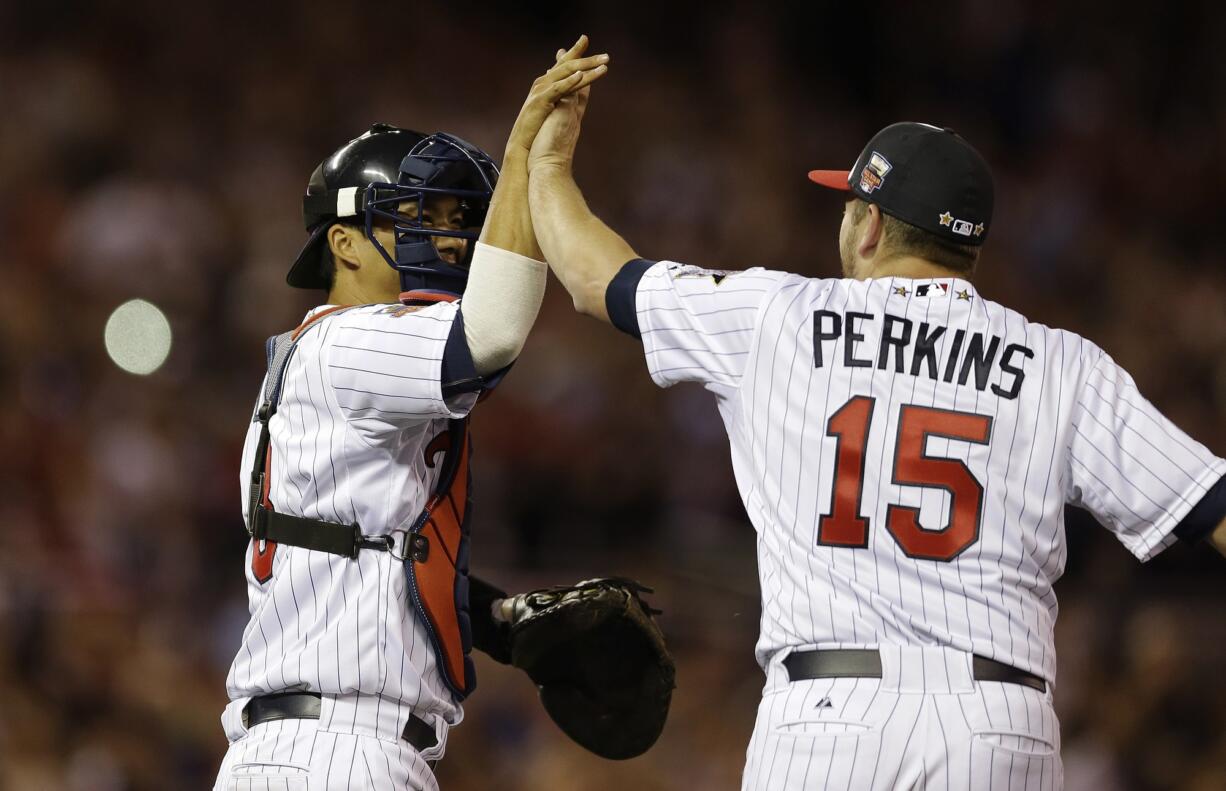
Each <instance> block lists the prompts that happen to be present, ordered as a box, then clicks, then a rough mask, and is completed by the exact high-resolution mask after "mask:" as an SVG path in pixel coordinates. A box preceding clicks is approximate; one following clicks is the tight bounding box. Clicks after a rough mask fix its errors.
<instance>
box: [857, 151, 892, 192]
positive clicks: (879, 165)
mask: <svg viewBox="0 0 1226 791" xmlns="http://www.w3.org/2000/svg"><path fill="white" fill-rule="evenodd" d="M893 169H894V166H893V165H891V164H890V161H889V160H888V159H886V158H885V157H883V156H881V155H880V154H878V153H877V152H876V151H874V152H873V153H871V154H869V157H868V163H867V164H866V165H865V166H864V170H862V171H860V189H862V190H864V191H865V192H867V193H869V194H872V193H873V192H876V191H877V190H879V189H881V184H882V183H883V182H884V181H885V177H886V176H887V175H888V174H889V172H890V171H891V170H893Z"/></svg>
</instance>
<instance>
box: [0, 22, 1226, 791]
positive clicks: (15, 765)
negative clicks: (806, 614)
mask: <svg viewBox="0 0 1226 791" xmlns="http://www.w3.org/2000/svg"><path fill="white" fill-rule="evenodd" d="M1108 18H1109V19H1110V23H1109V24H1108V23H1107V22H1106V21H1105V20H1107V19H1108ZM580 32H587V33H589V34H590V35H591V36H592V38H593V41H594V47H595V48H596V49H597V51H601V50H607V51H609V52H611V53H612V54H613V59H614V62H613V65H612V72H611V74H610V76H609V77H607V78H606V79H605V80H604V81H602V82H601V83H600V84H599V85H598V86H596V89H595V91H594V94H593V97H592V103H591V107H590V110H589V114H588V118H587V122H586V129H585V132H584V139H583V141H582V142H581V146H580V148H581V150H580V155H579V162H578V166H577V170H578V179H579V181H580V183H581V185H582V186H583V187H585V189H586V190H587V192H588V195H589V197H590V199H591V201H592V203H593V205H594V207H595V208H596V210H597V211H598V212H599V213H600V214H602V215H603V216H605V217H606V218H607V219H608V220H609V221H610V222H611V224H612V225H613V226H615V227H616V228H618V229H620V230H622V231H623V232H624V233H625V235H626V236H627V237H628V239H629V240H630V241H631V243H632V244H634V245H635V246H636V247H637V249H638V250H639V251H640V252H642V253H643V254H645V255H647V256H649V257H653V258H665V257H670V258H675V259H679V260H683V261H686V262H688V263H695V264H702V265H708V266H713V267H719V268H741V267H746V266H753V265H764V266H768V267H772V268H781V269H790V270H794V271H799V272H801V273H805V274H811V275H815V276H820V275H832V274H836V273H837V267H838V259H837V247H836V235H837V228H838V222H839V215H840V212H841V204H839V203H838V202H837V198H831V197H830V196H829V195H827V194H824V193H823V191H821V190H818V189H816V188H813V187H812V186H811V185H810V184H809V183H808V182H807V181H806V179H805V172H806V171H807V170H808V169H809V168H812V167H838V166H847V165H850V163H851V162H852V161H853V160H854V158H855V156H856V154H857V153H858V152H859V149H860V147H861V145H862V144H863V142H864V141H865V140H866V139H868V137H869V136H870V135H871V134H872V133H873V132H874V131H876V130H877V129H878V128H880V127H881V126H884V125H885V124H886V123H889V122H892V121H895V120H903V119H906V120H924V121H931V122H935V123H938V124H942V125H947V126H952V127H954V128H955V129H957V130H958V131H959V132H961V133H962V134H963V135H964V136H966V137H967V138H968V139H969V140H971V141H972V142H973V143H974V144H975V145H976V146H977V147H978V148H979V149H980V150H981V151H982V152H983V153H984V155H985V156H986V157H987V159H988V160H989V161H990V162H991V163H992V165H993V167H994V169H995V173H996V178H997V193H998V198H997V211H996V217H997V220H996V223H995V225H994V227H993V231H992V239H991V240H990V241H989V243H988V245H987V248H986V253H985V256H984V260H983V263H982V265H981V273H980V276H979V282H980V284H981V290H982V292H983V293H984V294H985V295H987V296H988V297H990V298H994V299H996V300H998V301H1002V302H1005V303H1007V304H1009V305H1010V306H1012V307H1014V308H1017V309H1019V310H1021V311H1022V312H1024V313H1026V314H1027V315H1029V316H1030V317H1031V318H1032V319H1034V320H1037V321H1040V322H1043V323H1046V324H1051V325H1056V326H1062V327H1066V328H1068V329H1071V330H1074V331H1077V332H1079V333H1082V334H1084V335H1087V336H1089V337H1090V338H1092V339H1094V340H1096V341H1097V342H1098V343H1100V344H1101V345H1102V346H1104V347H1105V348H1106V349H1107V351H1108V352H1110V353H1111V354H1112V355H1113V356H1114V357H1115V358H1116V359H1117V360H1118V361H1119V362H1121V363H1122V364H1123V365H1124V366H1125V367H1126V368H1128V369H1129V370H1130V371H1131V372H1132V373H1133V375H1134V376H1135V378H1136V379H1137V381H1138V384H1139V386H1140V388H1141V390H1142V392H1144V393H1145V394H1147V395H1148V397H1149V398H1150V399H1151V400H1152V401H1154V402H1155V403H1156V404H1157V405H1158V406H1159V407H1160V408H1161V409H1162V410H1163V411H1165V412H1166V414H1168V415H1169V416H1170V417H1171V418H1172V419H1173V420H1174V421H1175V422H1176V423H1177V424H1179V425H1180V426H1181V427H1183V428H1184V429H1185V430H1187V431H1189V432H1190V433H1191V434H1192V435H1193V436H1195V437H1197V438H1199V439H1200V440H1201V441H1202V442H1204V443H1206V444H1207V445H1208V446H1209V447H1210V448H1211V449H1212V450H1214V451H1215V452H1217V453H1219V454H1221V453H1224V452H1226V268H1224V267H1223V265H1222V251H1223V248H1224V247H1226V225H1224V224H1223V223H1222V222H1221V217H1222V205H1223V198H1226V195H1224V193H1223V189H1222V185H1223V183H1226V145H1223V143H1224V142H1226V101H1224V99H1226V59H1223V58H1222V57H1220V55H1219V54H1218V53H1219V51H1220V49H1221V47H1222V46H1223V45H1224V44H1226V6H1223V5H1222V4H1220V3H1215V2H1210V1H1209V0H1203V1H1202V2H1171V3H1163V4H1160V5H1158V4H1132V3H1111V2H1105V1H1104V2H1086V1H1085V0H1069V1H1067V2H1060V3H1055V2H1018V1H1017V0H1000V1H998V2H986V1H985V2H981V3H976V2H965V1H963V0H952V2H947V3H939V4H938V3H902V2H897V3H892V2H884V3H846V2H810V3H806V4H804V5H803V7H800V6H799V5H798V6H797V7H792V5H791V4H773V3H752V2H738V3H732V2H721V1H720V0H709V1H708V2H705V3H702V4H693V5H691V4H685V3H677V4H673V3H653V4H650V5H649V6H647V5H646V4H642V5H641V4H635V3H601V4H597V3H590V4H585V3H563V2H544V3H538V2H510V1H509V0H504V1H503V2H497V3H494V2H490V3H480V2H468V3H448V4H441V3H434V2H415V3H391V2H382V1H375V2H364V3H361V4H359V3H321V2H305V3H285V2H280V1H279V0H275V1H272V2H264V3H245V4H237V3H234V4H231V3H165V2H157V1H155V0H126V1H125V2H122V3H121V2H105V1H104V2H98V3H88V4H86V3H74V2H69V1H68V0H41V1H40V2H25V0H0V254H2V255H0V267H2V269H0V273H2V274H0V789H13V790H14V791H26V790H27V789H68V790H69V791H87V790H88V791H121V790H125V791H126V790H128V789H131V790H133V791H135V790H137V789H140V790H143V789H180V788H181V789H195V788H207V787H209V785H210V784H211V782H212V779H213V777H214V774H215V771H216V767H217V764H218V762H219V761H220V758H221V755H222V753H223V752H224V750H225V739H224V737H223V735H222V732H221V729H220V725H219V722H218V717H219V715H220V712H221V709H222V707H223V705H224V704H225V689H224V683H223V681H224V674H225V671H226V669H227V667H228V664H229V662H230V660H231V658H232V656H233V652H234V651H235V648H236V646H237V640H238V637H239V634H240V631H241V629H242V626H243V624H244V623H245V620H246V606H247V605H246V596H245V590H244V584H243V564H242V556H243V549H244V546H245V541H246V536H245V533H244V532H243V528H242V522H241V518H240V514H239V505H238V502H239V474H240V472H239V468H238V462H239V453H240V443H241V441H242V437H243V434H244V431H245V429H246V423H247V420H248V418H249V416H250V411H251V406H252V403H253V401H254V398H255V396H256V391H257V389H258V385H259V381H260V377H261V374H262V370H263V364H264V357H263V351H262V341H263V339H264V338H265V337H266V336H268V335H271V334H274V333H276V332H280V331H283V330H284V329H287V328H289V327H292V326H294V325H295V324H297V322H298V321H299V320H300V318H301V315H302V313H303V312H304V311H305V310H306V309H307V308H308V307H310V306H311V305H312V304H314V303H313V302H312V300H313V299H314V298H315V295H314V294H310V293H307V292H299V291H293V290H291V289H289V288H287V287H286V286H285V285H284V281H283V278H284V274H285V271H286V269H287V267H288V264H289V263H290V261H291V260H292V259H293V256H294V255H295V253H296V252H297V250H298V247H299V245H300V244H301V242H302V241H303V238H304V234H303V230H302V226H301V221H300V215H299V211H300V201H299V195H300V194H301V192H302V191H303V189H304V187H305V183H306V180H307V176H308V175H309V173H310V171H311V170H312V168H313V167H314V166H315V164H316V163H317V162H318V161H319V160H320V159H322V158H323V157H324V156H325V155H326V154H327V153H329V152H330V151H331V150H333V149H334V148H335V147H337V146H338V145H339V144H340V143H342V142H343V141H345V140H347V139H349V138H351V137H353V136H355V135H356V134H358V133H360V132H361V131H363V130H364V129H365V128H366V127H367V126H368V125H369V124H370V123H371V122H373V121H387V122H390V123H395V124H399V125H403V126H409V127H413V128H416V129H419V130H422V131H426V132H429V131H434V130H446V131H450V132H453V133H457V134H459V135H461V136H463V137H465V138H467V139H469V140H472V141H473V142H475V143H477V144H478V145H481V146H482V147H484V148H486V149H488V150H489V151H491V152H492V153H494V154H495V156H496V157H499V156H500V155H501V150H502V146H503V143H504V141H505V136H506V132H507V131H508V129H509V126H510V123H511V121H512V120H513V118H514V117H515V114H516V112H517V110H518V108H519V105H520V103H521V102H522V98H523V96H524V95H525V94H526V92H527V88H528V86H529V84H530V83H531V81H532V80H533V79H534V77H535V76H536V75H537V74H538V73H539V72H541V71H543V70H544V69H545V68H546V66H547V65H548V63H549V62H551V60H552V55H553V52H554V50H555V49H556V48H557V47H558V46H566V45H568V44H569V43H570V42H571V41H573V40H574V38H575V37H576V36H577V34H578V33H580ZM133 297H141V298H145V299H148V300H150V301H151V302H153V303H155V304H156V305H158V306H160V307H161V308H162V309H163V310H165V311H166V313H167V314H168V316H169V318H170V322H171V325H172V328H173V331H174V345H173V348H172V351H171V354H170V357H169V359H168V361H167V363H166V365H165V366H163V367H162V368H161V369H160V370H159V371H157V372H156V373H154V374H153V375H151V376H148V377H139V376H134V375H131V374H127V373H124V372H122V371H120V370H119V369H118V368H116V367H115V366H114V365H113V364H112V363H111V362H110V360H109V359H108V357H107V355H106V353H105V351H104V347H103V343H102V335H103V325H104V323H105V321H106V319H107V316H108V315H109V314H110V312H111V311H112V310H114V309H115V307H116V306H117V305H119V304H120V303H122V302H123V301H125V300H128V299H130V298H133ZM474 431H475V440H476V455H475V457H474V465H475V474H476V480H475V486H476V497H477V501H476V502H477V509H478V510H477V519H478V521H477V522H476V523H475V526H474V529H475V539H476V545H475V551H474V566H475V567H476V568H477V569H478V570H479V571H480V572H482V573H483V574H485V575H486V576H489V577H491V578H493V579H494V580H496V581H499V582H502V583H504V584H505V585H506V586H509V587H512V588H518V587H521V586H532V587H536V586H540V585H544V584H553V583H561V582H567V581H573V580H575V579H580V578H582V577H584V576H591V575H593V574H598V573H611V572H617V573H622V574H629V575H635V576H638V577H640V578H642V579H645V580H647V581H649V582H650V583H652V584H654V585H655V586H656V588H657V590H658V593H657V596H656V603H657V604H658V605H659V606H661V607H662V608H663V609H664V611H665V612H664V615H663V616H662V618H663V620H662V623H663V625H664V628H665V630H666V632H667V633H668V635H669V637H670V639H671V640H672V642H673V645H674V647H675V650H676V652H677V656H678V664H679V678H678V683H679V687H678V690H677V693H676V697H675V703H674V709H673V714H672V717H671V719H670V721H669V724H668V727H667V729H666V731H665V733H664V736H663V738H662V739H661V741H660V743H659V745H658V746H657V747H656V748H655V749H654V750H653V751H652V752H650V753H648V754H647V755H646V756H645V757H642V758H639V759H636V760H633V761H629V762H625V763H618V764H612V763H607V762H602V761H600V760H599V759H596V758H594V757H592V756H589V755H587V754H586V753H584V752H583V751H582V750H580V749H579V748H578V747H576V746H574V745H573V744H571V743H570V742H569V741H567V740H566V739H565V738H564V737H563V736H562V735H561V734H560V732H558V731H557V730H556V729H555V728H554V726H553V725H552V723H550V722H549V720H548V719H547V718H546V716H545V715H544V713H543V712H542V710H541V708H540V706H539V704H538V703H537V701H536V698H535V691H534V689H533V688H532V686H531V685H530V683H529V682H528V681H527V679H526V678H525V677H523V676H522V675H521V674H519V673H518V672H515V671H511V670H508V669H506V668H503V667H501V666H498V665H495V664H494V663H492V662H490V661H488V660H486V659H484V658H480V659H478V660H477V663H478V672H479V674H480V675H481V688H480V690H479V691H478V693H477V694H476V695H475V696H474V698H473V699H472V700H471V702H470V704H469V705H468V706H467V707H466V708H467V718H466V720H465V723H464V725H463V726H462V727H461V728H459V729H458V730H456V731H454V732H453V733H452V736H451V741H450V743H449V749H448V755H447V757H446V759H445V760H444V761H443V762H442V764H441V766H440V769H439V776H440V779H441V781H442V784H443V787H444V788H445V789H447V790H448V791H460V790H461V789H497V790H499V791H520V790H521V789H522V790H524V791H526V790H527V789H534V790H535V789H565V790H567V791H571V790H574V791H605V790H606V789H624V788H630V787H633V788H636V789H638V791H656V789H660V790H661V791H664V790H665V789H682V788H691V789H697V788H701V789H708V788H709V789H731V788H735V787H737V783H738V777H739V772H740V768H741V765H742V761H743V756H744V749H745V745H746V744H747V742H748V738H749V734H750V731H751V729H752V723H753V714H754V711H755V707H756V704H757V700H758V695H759V690H760V687H761V683H762V676H761V673H760V671H759V670H758V668H757V666H756V665H755V663H754V661H753V655H752V646H753V643H754V640H755V638H756V636H757V617H758V611H759V605H758V592H757V590H758V589H757V578H756V570H755V564H754V554H753V544H754V542H753V532H752V528H751V527H750V525H749V523H748V521H747V519H746V517H745V515H744V512H743V510H742V508H741V505H740V501H739V499H738V496H737V493H736V490H735V487H734V485H733V482H732V476H731V468H730V464H729V462H728V461H727V441H726V439H725V437H724V434H723V430H722V426H721V424H720V422H719V419H718V416H717V414H716V411H715V408H714V403H713V402H712V401H711V399H710V398H709V397H708V396H707V395H706V394H705V393H704V392H703V391H701V390H700V389H697V388H695V389H687V388H678V389H676V390H674V391H672V392H667V393H665V392H662V391H658V390H656V389H655V388H654V386H653V385H652V384H651V382H650V380H649V379H648V377H647V375H646V370H645V366H644V363H643V361H642V359H641V355H640V352H639V350H638V349H637V348H636V346H635V345H634V344H633V343H632V342H631V341H629V340H627V339H625V338H624V337H622V336H620V335H619V334H617V333H614V332H610V331H608V330H606V329H605V328H603V327H601V326H599V325H597V324H596V323H595V322H593V321H590V320H587V319H583V318H580V317H578V316H576V315H574V314H573V312H572V311H571V309H570V305H569V302H568V300H567V299H566V298H565V297H564V295H563V292H562V290H561V289H560V288H559V287H557V284H556V282H555V283H554V285H553V286H552V287H551V290H550V293H549V295H548V297H547V302H546V306H545V308H544V311H543V314H542V316H541V319H540V321H539V323H538V325H537V329H536V330H535V331H534V333H533V336H532V338H531V339H530V341H529V345H528V348H527V350H526V351H525V353H524V355H523V357H522V359H521V361H520V363H519V364H518V365H517V366H516V369H515V371H514V372H513V373H512V375H511V376H510V377H509V378H508V379H507V381H506V383H505V384H504V385H503V386H502V387H501V388H500V389H499V392H498V395H497V397H496V398H493V399H491V400H490V402H489V403H488V404H487V405H485V406H483V408H482V409H480V410H479V411H478V414H477V417H476V418H475V421H474ZM1068 537H1069V542H1070V544H1071V546H1072V549H1071V554H1070V559H1069V564H1068V573H1067V574H1066V576H1065V578H1064V580H1063V581H1062V582H1061V583H1060V584H1059V585H1057V588H1056V590H1057V593H1058V594H1059V595H1060V598H1061V604H1062V613H1061V619H1060V626H1059V629H1058V645H1059V652H1060V676H1059V680H1058V684H1057V692H1056V701H1057V704H1058V707H1059V711H1060V716H1061V718H1062V722H1063V726H1064V761H1065V769H1066V776H1067V788H1069V789H1070V790H1072V791H1082V790H1083V789H1096V790H1097V791H1115V790H1116V789H1120V790H1124V789H1128V790H1129V791H1131V790H1132V789H1137V790H1138V791H1141V790H1144V791H1148V790H1149V789H1168V788H1170V789H1193V790H1194V791H1209V789H1223V788H1226V728H1224V726H1226V681H1224V680H1223V676H1222V672H1221V668H1222V667H1223V665H1224V663H1226V619H1223V618H1222V616H1221V610H1222V604H1223V598H1224V597H1223V581H1222V578H1223V571H1224V570H1226V566H1224V565H1223V564H1224V563H1226V560H1223V559H1221V558H1219V557H1217V556H1216V555H1215V554H1214V553H1213V552H1212V551H1211V550H1209V549H1208V548H1206V547H1183V546H1180V547H1176V548H1174V549H1172V550H1170V551H1169V552H1167V553H1165V554H1164V555H1162V556H1160V557H1159V558H1158V559H1156V560H1155V561H1153V562H1151V563H1149V564H1147V565H1145V566H1141V565H1140V564H1138V563H1136V562H1135V561H1134V560H1133V558H1132V557H1131V555H1129V554H1128V553H1127V552H1125V551H1124V550H1123V549H1122V548H1121V547H1120V546H1119V545H1118V544H1116V543H1115V541H1114V540H1113V539H1112V538H1111V537H1110V535H1109V534H1108V533H1107V531H1105V530H1103V529H1102V528H1100V527H1099V526H1098V525H1097V524H1095V523H1094V522H1093V521H1092V520H1090V519H1089V518H1088V517H1086V516H1085V515H1084V514H1079V513H1071V514H1070V517H1069V522H1068Z"/></svg>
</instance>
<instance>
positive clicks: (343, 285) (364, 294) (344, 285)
mask: <svg viewBox="0 0 1226 791" xmlns="http://www.w3.org/2000/svg"><path fill="white" fill-rule="evenodd" d="M398 296H399V291H397V292H396V293H394V294H387V293H383V292H382V291H380V290H378V289H373V290H372V289H369V288H363V287H362V284H361V283H357V282H355V281H353V280H349V279H345V280H342V279H339V278H338V279H337V281H336V282H335V283H334V284H333V285H332V288H331V289H330V290H329V291H328V303H327V304H329V305H377V304H383V303H385V302H396V301H397V298H398Z"/></svg>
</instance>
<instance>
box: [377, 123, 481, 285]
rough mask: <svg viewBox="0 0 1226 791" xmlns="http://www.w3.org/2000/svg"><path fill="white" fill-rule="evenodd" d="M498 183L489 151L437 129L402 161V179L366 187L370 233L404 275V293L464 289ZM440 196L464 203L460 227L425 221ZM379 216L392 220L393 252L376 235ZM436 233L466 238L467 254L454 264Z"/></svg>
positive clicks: (379, 249)
mask: <svg viewBox="0 0 1226 791" xmlns="http://www.w3.org/2000/svg"><path fill="white" fill-rule="evenodd" d="M497 183H498V166H497V165H496V164H495V163H494V161H493V160H492V159H490V157H489V155H488V154H486V153H485V152H484V151H482V150H481V149H479V148H477V147H476V146H474V145H472V144H471V143H467V142H465V141H464V140H461V139H460V138H458V137H455V136H454V135H449V134H446V133H444V132H437V133H435V134H432V135H430V136H428V137H426V138H424V139H423V140H421V142H419V143H417V145H415V146H413V148H412V150H411V151H410V152H409V154H408V156H406V157H405V158H404V160H403V161H401V163H400V177H399V179H398V183H396V184H389V183H387V182H372V183H371V184H370V185H369V186H367V187H366V191H365V195H364V196H363V201H362V209H364V213H365V215H366V236H367V238H368V239H370V240H371V242H372V243H374V245H375V249H377V250H378V251H379V254H380V255H382V256H383V259H384V260H385V261H387V263H388V265H389V266H391V267H392V268H393V269H395V270H396V271H398V272H399V273H400V285H401V289H402V290H403V291H412V290H416V289H421V288H435V289H440V290H443V291H450V292H453V293H456V294H460V293H463V291H464V287H465V285H467V283H468V267H469V264H470V263H471V262H472V255H473V248H474V247H475V244H476V241H477V237H478V236H480V234H481V226H482V225H484V224H485V215H486V212H487V211H489V206H490V198H491V197H492V196H493V194H494V187H495V185H497ZM434 196H450V197H454V198H456V199H457V200H458V201H459V202H460V210H461V216H462V219H461V223H460V224H461V228H460V229H459V230H450V229H446V228H431V227H427V226H426V225H425V224H424V222H423V219H422V218H423V211H424V209H425V204H426V201H427V200H428V199H430V198H431V197H434ZM403 204H410V205H408V206H403ZM402 208H407V209H408V212H405V211H402ZM379 219H383V220H386V221H389V222H390V223H391V224H392V228H393V230H394V233H395V249H394V250H393V251H391V252H389V251H388V250H387V249H386V248H385V247H384V246H383V244H382V243H380V242H379V240H378V239H377V238H376V237H375V234H374V226H375V223H376V222H377V221H378V220H379ZM436 237H450V238H455V239H464V240H465V241H466V242H467V244H466V245H465V246H464V254H463V256H461V257H460V259H459V260H457V261H456V263H454V264H452V263H450V262H448V261H445V260H444V259H443V258H442V256H441V255H440V254H439V251H438V248H437V247H436V244H435V238H436Z"/></svg>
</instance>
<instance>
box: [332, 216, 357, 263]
mask: <svg viewBox="0 0 1226 791" xmlns="http://www.w3.org/2000/svg"><path fill="white" fill-rule="evenodd" d="M357 244H358V242H357V231H356V230H355V229H353V228H350V227H349V226H347V225H343V224H341V223H336V224H335V225H333V226H332V227H331V228H329V229H328V249H329V250H331V251H332V258H333V259H334V260H335V261H336V263H337V265H338V266H343V267H345V268H347V269H351V270H352V269H358V268H359V267H361V266H362V259H361V257H360V255H359V254H358V248H357Z"/></svg>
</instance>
